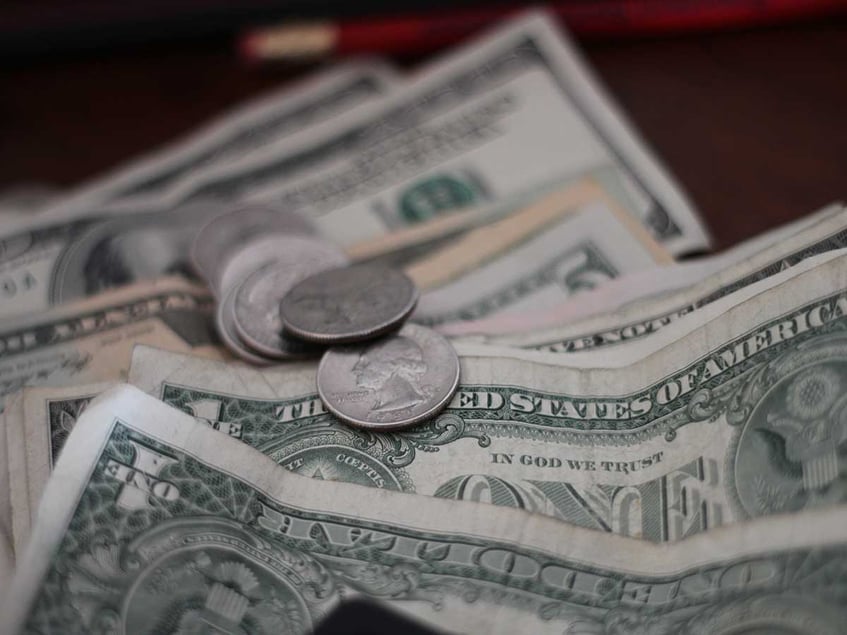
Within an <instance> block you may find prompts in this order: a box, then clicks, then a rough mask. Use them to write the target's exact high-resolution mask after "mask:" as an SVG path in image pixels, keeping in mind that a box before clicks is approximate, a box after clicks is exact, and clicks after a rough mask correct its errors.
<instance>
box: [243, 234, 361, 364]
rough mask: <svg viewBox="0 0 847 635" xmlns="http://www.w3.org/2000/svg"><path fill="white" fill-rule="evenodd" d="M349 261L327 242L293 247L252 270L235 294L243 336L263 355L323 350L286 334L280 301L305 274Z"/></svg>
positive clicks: (302, 354) (307, 353)
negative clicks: (312, 247) (307, 247)
mask: <svg viewBox="0 0 847 635" xmlns="http://www.w3.org/2000/svg"><path fill="white" fill-rule="evenodd" d="M346 262H347V257H346V256H345V255H344V253H343V252H341V251H340V250H339V249H337V248H335V247H334V246H332V245H330V244H326V245H324V246H323V247H322V248H321V249H318V250H310V251H306V252H304V251H301V250H299V249H291V250H289V251H287V252H286V253H281V254H279V255H278V257H277V259H276V260H275V261H274V262H272V263H270V264H267V265H265V266H264V267H262V268H261V269H259V270H257V271H254V272H253V273H251V274H250V275H249V276H247V278H246V279H245V280H244V282H243V283H242V284H241V285H239V288H238V292H237V293H236V295H235V328H236V330H237V331H238V334H239V335H240V336H241V339H242V340H243V341H244V342H246V343H247V345H248V346H250V347H251V348H252V349H254V350H255V351H257V352H259V353H261V354H262V355H267V356H270V357H275V358H283V359H284V358H289V357H307V356H311V355H317V354H319V353H320V352H321V351H322V350H323V348H322V347H320V346H317V345H315V344H311V343H309V342H306V341H304V340H302V339H299V338H296V337H293V338H292V337H289V336H287V335H286V334H285V332H284V329H283V326H282V319H281V318H280V316H279V303H280V301H281V300H282V298H283V296H284V295H285V294H286V293H288V291H289V289H291V287H293V286H294V285H295V284H297V283H298V282H300V281H301V280H303V279H304V278H307V277H308V276H310V275H312V274H314V273H317V272H319V271H322V270H324V269H329V268H331V267H337V266H339V265H343V264H345V263H346Z"/></svg>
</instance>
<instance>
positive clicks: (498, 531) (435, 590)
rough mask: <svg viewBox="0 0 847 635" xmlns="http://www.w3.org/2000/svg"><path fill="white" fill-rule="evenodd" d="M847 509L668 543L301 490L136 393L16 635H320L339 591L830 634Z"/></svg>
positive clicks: (581, 623) (57, 532)
mask: <svg viewBox="0 0 847 635" xmlns="http://www.w3.org/2000/svg"><path fill="white" fill-rule="evenodd" d="M845 522H847V511H846V510H845V507H843V506H835V507H831V508H828V509H819V510H813V511H807V512H803V513H802V514H798V515H795V516H790V515H785V516H778V517H774V518H768V519H766V521H765V522H762V521H761V520H760V521H754V522H750V523H744V524H739V525H736V526H734V527H731V528H724V529H723V530H721V531H718V532H715V533H712V534H709V535H701V536H696V537H694V538H692V539H690V540H686V541H685V542H683V543H679V544H674V545H661V546H658V545H651V544H649V543H645V542H643V541H635V540H631V539H625V538H621V537H618V536H609V535H602V534H599V533H598V532H592V531H587V530H585V529H582V528H578V527H573V526H569V525H567V524H564V523H559V522H556V521H555V520H553V519H550V518H545V517H543V516H540V515H533V514H527V513H525V512H521V511H519V510H514V509H502V508H499V509H498V508H494V507H491V506H484V505H478V504H472V503H457V502H456V501H450V500H438V499H435V498H421V497H412V496H408V495H403V494H399V493H395V492H387V491H376V490H374V489H366V488H361V487H355V486H353V485H347V484H343V483H327V482H325V481H319V480H317V479H303V478H301V477H299V476H297V475H294V474H291V473H290V472H287V471H286V470H284V469H282V468H279V467H277V466H275V465H274V464H273V462H272V461H271V460H269V459H268V458H266V457H263V456H262V455H261V454H260V453H258V452H256V451H255V450H253V449H251V448H248V447H247V446H245V445H244V444H240V443H238V442H237V441H235V440H234V439H229V438H227V437H226V435H222V434H220V433H219V432H215V431H214V430H210V429H208V427H205V426H202V425H199V424H197V423H196V422H195V421H194V420H192V418H190V417H187V416H185V415H184V414H182V413H179V412H177V411H175V410H173V409H172V408H169V407H167V406H165V405H164V404H161V403H159V402H157V401H155V400H153V399H151V398H150V397H148V396H146V395H143V394H142V393H140V392H139V391H136V390H134V389H132V388H130V387H121V388H118V389H115V390H113V391H110V392H109V393H107V394H106V395H104V396H103V397H102V398H101V399H100V400H98V401H97V402H95V403H93V404H91V406H89V408H88V410H87V412H86V413H85V414H84V415H83V417H82V418H81V419H80V421H79V422H78V424H77V426H76V429H75V430H74V432H73V434H72V435H71V436H70V438H69V442H68V444H67V446H66V448H65V451H64V453H63V457H62V459H61V460H60V461H59V465H58V466H57V469H56V475H55V478H53V479H52V480H51V482H50V484H49V486H48V489H47V491H46V492H45V498H44V501H43V504H42V513H41V515H40V518H39V523H38V525H37V526H36V528H35V531H34V536H33V541H32V545H31V547H30V548H29V550H28V551H27V554H26V557H25V558H24V560H23V562H22V564H21V566H20V568H19V572H18V575H17V577H16V579H15V581H14V585H13V588H12V590H11V593H10V594H9V597H8V598H7V601H6V602H5V604H4V607H3V615H4V627H5V631H6V632H10V633H20V632H23V633H45V634H46V633H54V632H55V633H63V634H65V633H87V632H92V631H96V630H98V629H99V630H103V629H108V630H110V631H119V632H172V631H181V632H184V631H192V632H196V631H199V630H203V629H208V628H215V629H216V630H219V631H229V632H233V631H236V632H238V631H247V632H256V633H271V632H273V633H278V632H284V633H293V634H297V633H308V632H311V631H312V630H313V628H314V627H315V625H316V624H317V623H319V622H320V620H321V619H322V618H323V617H325V616H326V615H327V614H328V613H329V612H330V611H331V610H332V609H333V608H334V607H336V606H337V605H338V603H339V602H341V601H342V600H343V599H345V598H350V597H365V598H369V599H372V600H375V601H379V602H384V603H387V604H388V605H390V606H391V607H392V608H394V609H396V610H399V611H401V612H404V613H407V614H408V615H410V616H414V617H416V618H418V619H421V620H424V621H425V622H426V623H428V624H430V625H432V626H433V627H435V628H444V629H448V630H449V631H451V632H468V633H482V632H490V633H508V634H512V633H516V632H530V633H569V634H577V633H632V634H638V633H641V634H644V635H646V634H648V633H711V634H718V635H722V634H723V635H728V634H729V633H738V632H768V633H772V632H788V633H816V634H825V635H829V634H835V633H840V632H841V631H842V629H843V625H844V623H845V620H847V611H845V608H844V607H845V606H846V605H847V589H845V588H844V584H843V578H844V576H843V571H844V569H845V567H847V537H845V534H844V529H843V528H844V524H845Z"/></svg>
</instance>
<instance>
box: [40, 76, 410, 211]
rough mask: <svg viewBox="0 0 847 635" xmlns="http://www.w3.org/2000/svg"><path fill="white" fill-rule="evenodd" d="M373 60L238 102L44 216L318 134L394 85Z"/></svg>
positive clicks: (165, 185)
mask: <svg viewBox="0 0 847 635" xmlns="http://www.w3.org/2000/svg"><path fill="white" fill-rule="evenodd" d="M396 80H397V77H396V74H395V72H394V71H393V70H392V69H391V68H390V67H389V66H388V65H387V64H385V63H383V62H380V61H376V60H367V61H359V62H349V63H344V64H341V65H339V66H336V67H333V68H330V69H329V70H327V71H323V72H321V73H317V74H315V75H312V76H310V77H307V78H306V79H304V80H301V81H299V82H296V83H294V84H292V85H286V86H284V87H283V88H282V89H280V90H277V91H274V92H273V93H270V94H268V95H264V96H262V97H259V98H258V99H254V100H251V101H249V102H248V103H246V104H244V105H241V106H239V107H237V108H235V109H234V110H232V111H230V112H227V113H226V114H224V115H222V116H220V117H217V118H216V119H214V120H213V121H211V122H210V123H208V124H206V125H205V126H203V127H201V128H199V129H198V130H196V131H194V132H192V133H191V134H189V135H188V136H186V137H184V138H181V139H179V140H177V141H176V142H173V143H171V144H169V145H167V146H166V147H164V148H162V149H160V150H157V151H155V152H153V153H151V154H149V155H145V156H144V157H142V158H140V159H136V160H134V161H132V162H131V163H130V164H128V165H121V166H119V167H118V168H116V169H114V170H113V171H111V172H110V173H109V174H107V175H105V176H103V177H100V178H97V179H95V180H94V181H92V182H90V183H87V184H85V185H83V186H81V187H79V188H77V189H76V191H74V192H72V193H70V194H69V195H67V196H65V197H63V198H62V199H61V200H60V201H58V202H56V203H55V204H53V205H52V206H51V207H50V208H49V209H48V210H47V211H46V213H47V215H49V216H52V217H53V218H56V219H64V220H67V219H68V218H69V217H70V216H74V215H79V213H80V212H82V213H83V214H84V215H89V214H90V211H91V210H92V206H95V208H96V206H97V205H100V204H103V203H106V202H108V201H118V200H122V199H125V198H135V197H138V198H144V199H147V200H150V201H155V200H156V199H157V198H158V197H160V196H161V195H162V194H163V193H164V192H167V191H168V190H169V189H171V188H173V187H174V186H175V185H176V184H178V183H179V182H180V181H182V180H185V179H190V178H193V176H194V175H196V174H198V173H202V172H203V170H206V169H209V168H212V167H214V166H222V165H223V166H225V165H229V164H230V163H232V162H236V161H238V160H240V159H242V158H243V157H246V156H249V155H250V154H251V153H253V152H257V151H260V150H261V149H262V148H266V147H268V146H272V145H273V144H286V143H294V144H295V145H296V143H297V139H298V138H300V137H303V136H304V134H315V133H316V132H317V131H320V130H321V129H322V128H325V127H326V126H327V125H330V124H331V122H332V120H333V119H334V118H336V117H338V116H339V115H342V114H344V113H347V112H350V111H355V110H356V109H357V108H361V107H362V106H363V105H365V104H367V103H369V102H371V101H374V100H377V99H379V98H380V97H381V96H382V95H384V94H386V93H387V92H389V90H390V87H391V86H392V85H394V84H395V83H396Z"/></svg>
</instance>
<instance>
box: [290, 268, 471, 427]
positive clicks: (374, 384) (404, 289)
mask: <svg viewBox="0 0 847 635" xmlns="http://www.w3.org/2000/svg"><path fill="white" fill-rule="evenodd" d="M417 301H418V290H417V288H416V287H415V285H414V283H413V282H412V281H411V280H410V279H409V278H408V276H406V275H405V274H404V273H402V272H400V271H396V270H393V269H388V268H385V267H381V266H378V265H368V264H360V265H351V266H347V267H339V268H334V269H327V270H325V271H322V272H319V273H316V274H314V275H312V276H310V277H308V278H305V279H304V280H302V281H301V282H299V283H297V284H295V285H293V286H292V287H291V288H290V290H289V291H288V293H287V294H285V296H284V298H283V299H282V302H281V303H280V306H279V313H280V316H281V318H282V326H283V332H284V333H287V334H289V335H290V336H292V337H299V338H301V339H302V340H303V341H304V342H311V343H313V344H324V345H330V346H331V348H329V349H328V350H327V351H326V353H324V355H323V358H322V359H321V363H320V365H319V366H318V377H317V384H318V394H319V395H320V397H321V400H322V401H323V402H324V405H325V406H326V408H327V410H329V411H330V412H332V413H333V414H334V415H335V416H337V417H338V418H339V419H341V420H342V421H345V422H347V423H349V424H350V425H353V426H357V427H362V428H371V429H377V430H392V429H397V428H404V427H407V426H412V425H415V424H417V423H420V422H422V421H425V420H427V419H429V418H431V417H433V416H434V415H436V414H437V413H438V412H439V411H441V410H442V409H443V408H444V407H446V406H447V404H448V403H449V401H450V398H451V397H452V396H453V393H455V391H456V387H457V386H458V383H459V358H458V356H457V355H456V351H455V350H454V349H453V347H452V345H451V344H450V343H449V342H448V341H447V340H446V339H445V338H444V337H442V336H441V335H439V334H438V333H436V332H435V331H432V330H430V329H428V328H425V327H423V326H418V325H415V324H405V325H404V322H405V321H406V320H407V319H408V317H409V315H411V313H412V311H413V310H414V308H415V305H416V304H417Z"/></svg>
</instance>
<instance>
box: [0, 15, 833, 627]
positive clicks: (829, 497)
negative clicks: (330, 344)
mask: <svg viewBox="0 0 847 635" xmlns="http://www.w3.org/2000/svg"><path fill="white" fill-rule="evenodd" d="M750 213H751V214H762V213H767V210H750ZM799 213H800V210H798V214H799ZM204 227H205V228H206V230H205V232H204V233H201V231H200V230H201V228H204ZM210 228H211V229H210ZM215 228H218V230H220V231H217V230H215ZM221 228H224V229H225V231H224V230H221ZM212 230H215V231H212ZM845 241H847V208H845V207H844V206H843V205H841V204H838V203H835V204H832V205H830V206H828V207H826V208H824V209H821V210H819V211H817V212H814V213H812V214H811V215H808V216H805V217H803V218H802V219H801V220H798V221H796V222H794V223H792V224H790V225H787V226H784V227H779V228H775V229H773V230H772V231H770V232H768V233H765V234H763V235H761V236H758V237H756V238H753V239H751V240H748V241H746V242H744V243H742V244H739V245H737V246H735V247H733V248H731V249H729V250H727V251H724V252H722V253H716V254H711V255H705V256H703V255H701V256H698V257H690V254H691V253H693V252H698V253H702V252H704V251H705V250H707V248H708V246H709V242H708V235H707V232H706V230H705V228H704V225H703V222H702V220H701V219H700V218H699V216H698V215H697V213H696V211H695V210H694V209H693V207H692V206H691V204H690V203H689V202H688V200H687V199H686V197H685V195H684V194H683V193H682V192H681V190H680V187H679V185H678V184H677V183H675V181H674V180H673V178H672V177H671V176H670V175H669V174H668V172H667V171H666V169H665V168H664V167H663V166H662V165H661V164H660V162H659V161H658V160H657V159H656V157H655V156H653V154H652V153H651V152H650V150H649V149H648V148H647V147H646V146H645V144H644V142H643V141H642V140H641V138H640V137H639V135H638V133H637V131H635V130H634V129H633V128H632V126H631V124H630V123H629V122H628V121H627V119H626V117H625V116H624V114H623V113H622V112H621V111H620V109H619V108H618V107H617V106H616V105H615V104H614V103H613V101H612V100H611V99H610V98H609V96H608V95H607V94H606V92H605V90H604V89H603V87H602V85H601V84H600V83H599V82H598V81H597V79H596V78H595V77H594V75H593V74H592V72H591V71H590V69H589V68H588V67H587V66H586V64H585V62H584V61H583V60H582V59H581V58H580V56H579V54H578V52H577V51H576V50H575V49H574V47H573V45H572V44H571V43H570V42H569V41H568V39H567V37H566V36H565V34H563V33H561V32H560V31H559V30H558V28H557V27H555V26H554V24H553V22H552V21H551V20H549V19H548V18H547V17H546V16H545V15H544V14H541V13H530V14H527V15H523V16H519V17H517V18H516V19H514V20H513V21H511V22H509V23H507V24H505V25H503V26H502V27H500V28H499V29H497V30H495V31H494V32H492V33H488V34H485V35H483V36H481V37H480V38H479V39H477V40H475V41H473V42H470V43H468V44H467V45H465V46H463V47H462V48H460V49H458V50H456V51H452V52H448V53H447V54H446V55H445V56H443V57H441V58H440V59H437V60H435V61H433V62H431V63H430V64H429V65H427V66H426V67H424V68H423V69H421V70H419V71H418V72H416V73H415V74H414V75H412V76H411V77H409V78H403V77H400V76H399V75H398V74H397V73H395V72H394V71H393V70H391V69H390V67H388V66H387V65H385V64H382V63H378V62H373V61H364V62H351V63H347V64H344V65H341V66H339V67H337V68H334V69H331V70H328V71H324V72H322V73H320V74H318V75H316V76H314V77H312V78H308V79H306V80H303V81H301V82H300V83H298V84H296V85H294V86H288V87H286V88H285V89H284V90H283V91H281V92H278V93H276V94H272V95H269V96H267V97H265V98H263V99H260V100H258V101H255V102H253V103H250V104H248V105H246V106H243V107H241V108H238V109H237V110H235V111H233V112H231V113H228V114H226V115H224V116H222V117H221V118H219V119H217V120H215V121H213V122H211V123H210V124H208V125H206V126H204V127H202V128H200V129H198V130H197V131H196V132H195V133H193V134H192V135H190V136H188V137H186V138H183V139H180V140H178V141H177V142H176V143H174V144H172V145H170V146H168V147H165V148H163V149H161V150H159V151H157V152H155V153H153V154H151V155H148V156H145V157H143V158H141V159H139V160H138V161H135V162H133V163H132V164H130V165H126V166H121V167H119V168H117V169H116V170H114V171H112V172H111V173H109V174H107V175H105V176H104V177H102V178H99V179H96V180H95V181H93V182H91V183H88V184H85V185H83V186H81V187H79V188H78V189H76V190H75V191H72V192H67V193H64V194H61V195H57V194H55V193H51V196H50V198H49V200H47V202H45V203H43V204H42V205H41V206H40V207H39V209H38V211H37V213H25V212H23V211H21V209H19V208H17V207H16V208H15V209H14V210H12V208H11V207H10V208H9V210H7V211H3V210H2V209H0V602H3V608H2V616H3V617H2V620H0V622H2V630H3V632H27V633H30V632H31V633H62V634H64V633H100V632H103V633H113V632H123V633H171V632H227V633H235V632H239V633H308V632H310V631H311V630H312V629H313V628H314V627H315V626H316V625H317V624H319V623H320V622H321V620H322V619H323V618H325V617H326V616H327V615H328V614H330V613H331V612H332V611H333V610H334V609H335V608H337V607H338V605H339V604H340V603H342V602H345V601H347V600H350V599H353V598H362V597H364V598H370V599H372V600H375V601H378V602H382V603H385V604H387V605H389V606H390V607H392V608H393V609H395V610H396V611H399V612H402V613H406V614H408V615H410V616H413V617H414V618H415V619H419V620H421V621H422V622H423V623H424V624H427V625H429V626H430V627H431V628H433V629H436V630H441V631H444V632H462V633H504V634H512V633H557V634H561V633H567V634H569V635H589V634H591V635H593V634H600V633H610V634H611V633H615V634H622V633H644V634H647V633H650V634H656V633H668V634H670V633H719V634H720V633H723V634H727V635H728V634H730V633H732V634H739V633H791V634H794V633H815V634H821V633H823V634H829V633H843V632H845V628H846V627H845V624H847V251H845V250H844V248H845V247H847V243H845ZM292 245H294V247H292ZM310 245H313V246H314V250H315V253H312V252H311V251H310V248H309V246H310ZM295 247H296V248H295ZM318 250H326V251H325V252H324V251H321V253H320V254H318V253H317V251H318ZM321 254H324V255H321ZM326 254H329V256H326ZM686 254H689V257H687V258H685V259H682V260H680V259H679V258H680V257H681V256H683V255H686ZM327 257H328V258H329V260H331V263H330V262H328V261H326V258H327ZM311 259H315V260H320V261H321V262H322V263H324V265H327V266H329V264H334V265H345V264H346V263H362V262H365V263H372V264H373V265H375V266H374V268H373V269H374V270H379V268H380V267H381V268H383V269H385V268H386V267H388V268H390V269H391V270H395V271H402V272H404V273H405V275H406V276H407V277H408V278H409V279H411V280H412V281H414V283H415V285H416V286H417V288H418V289H419V290H420V297H419V300H418V302H417V306H416V308H415V309H414V311H413V312H412V314H411V316H409V324H410V325H411V326H412V327H413V328H416V329H422V330H426V331H429V330H432V331H437V332H439V333H440V334H441V335H443V336H446V337H448V338H449V340H450V343H451V344H452V348H454V349H455V351H456V353H457V354H458V358H459V364H460V373H459V382H458V387H457V389H456V392H455V394H454V395H453V397H452V399H450V400H449V403H446V407H445V408H444V409H443V410H441V411H440V412H439V414H437V415H435V416H432V417H428V418H426V419H425V420H424V421H422V422H420V423H417V424H416V425H412V426H408V427H404V428H402V429H398V430H388V431H386V430H373V429H362V428H359V427H355V426H351V425H348V424H347V423H344V422H343V421H341V420H339V419H338V418H336V417H335V416H333V415H332V414H331V412H332V409H331V408H328V407H327V406H326V405H325V403H324V401H323V400H322V399H321V395H320V394H319V391H318V386H317V383H316V382H317V379H316V377H317V368H318V358H317V357H313V356H311V355H313V354H314V351H310V350H309V349H308V348H307V349H304V350H303V351H300V352H299V353H298V355H297V357H298V359H296V360H293V361H291V360H289V359H288V357H289V356H287V355H284V354H280V351H279V342H277V339H278V338H279V337H281V336H282V334H284V332H282V331H280V328H281V326H280V324H281V323H280V322H279V320H280V313H279V306H278V303H277V300H278V299H279V298H278V297H277V296H278V295H279V289H278V287H279V285H281V284H283V283H284V284H288V285H290V284H293V283H292V282H291V279H290V278H289V277H287V276H288V274H287V273H286V272H287V270H288V268H291V269H292V270H293V269H296V268H297V267H306V266H311V265H308V263H309V262H311ZM322 259H323V260H322ZM304 263H305V264H304ZM324 265H322V267H323V266H324ZM227 272H230V273H229V274H227ZM233 272H236V273H237V274H238V275H236V274H235V273H233ZM256 272H260V273H256ZM251 275H252V276H254V277H255V278H256V279H255V280H252V281H250V279H249V278H248V276H251ZM299 277H302V276H298V278H299ZM380 282H381V280H380V279H379V278H375V279H370V280H368V281H367V284H366V286H367V289H368V293H369V294H373V293H377V294H378V293H379V289H380ZM273 293H276V294H277V295H274V296H273V298H274V299H273V302H269V301H268V297H271V295H272V294H273ZM363 293H364V291H363ZM353 295H355V294H353ZM368 297H372V296H368ZM227 298H231V299H230V300H227ZM227 302H229V308H226V306H227ZM233 303H235V304H233ZM236 309H237V310H238V311H241V312H242V314H238V315H236ZM222 311H223V313H222ZM216 315H217V316H218V317H217V318H216ZM221 315H225V316H230V317H231V316H235V317H234V318H232V319H230V318H227V319H228V320H229V322H227V324H229V325H230V327H232V328H230V330H229V331H226V330H225V329H222V327H221V324H222V319H221V317H220V316H221ZM404 319H405V316H404ZM234 320H235V321H234ZM237 320H240V321H241V322H237ZM239 325H240V326H239ZM307 326H308V325H307ZM227 328H229V327H227ZM268 334H270V339H265V338H264V336H267V335H268ZM222 335H223V338H224V339H223V340H222V339H221V336H222ZM260 336H262V337H260ZM227 337H229V338H230V341H227V339H226V338H227ZM239 338H240V339H239ZM274 338H277V339H274ZM233 342H234V343H233ZM263 346H266V347H267V348H266V349H263V348H262V347H263ZM274 346H276V347H277V348H274ZM319 348H320V347H318V349H319ZM262 350H265V351H266V352H265V353H264V354H262ZM427 350H428V345H420V346H412V345H406V344H404V345H403V346H394V345H392V346H383V347H382V349H381V354H380V356H379V357H378V358H377V357H376V356H373V357H371V358H368V357H367V355H365V354H364V353H361V352H358V353H355V354H354V353H349V352H348V353H345V354H346V355H348V358H349V359H347V361H346V362H345V363H347V364H348V367H349V369H350V370H349V372H348V375H347V379H348V381H349V382H353V383H355V390H352V392H350V395H351V396H350V400H351V402H353V403H355V404H356V405H357V407H358V408H362V409H364V410H365V411H367V410H368V409H370V410H371V411H377V410H380V411H382V412H398V411H402V410H403V409H404V408H407V407H410V404H418V403H420V402H423V401H425V400H426V399H428V398H429V395H430V394H431V393H432V391H433V385H434V384H433V381H432V372H431V371H432V369H430V368H428V366H427V362H426V359H427V357H426V355H425V354H424V353H426V351H427ZM283 352H284V351H283ZM317 352H318V353H319V352H320V351H319V350H317ZM300 353H302V354H300ZM251 356H252V357H251ZM253 362H262V364H264V365H258V364H257V363H253ZM428 373H429V374H428ZM321 394H323V393H321Z"/></svg>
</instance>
